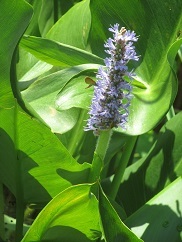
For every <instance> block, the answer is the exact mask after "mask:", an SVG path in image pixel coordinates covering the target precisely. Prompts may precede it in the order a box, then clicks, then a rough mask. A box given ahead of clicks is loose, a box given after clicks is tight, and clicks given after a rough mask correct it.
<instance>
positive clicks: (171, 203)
mask: <svg viewBox="0 0 182 242" xmlns="http://www.w3.org/2000/svg"><path fill="white" fill-rule="evenodd" d="M181 193H182V179H181V177H180V178H178V179H176V180H175V181H174V182H173V183H171V184H170V185H169V186H167V187H166V188H165V189H164V190H162V191H161V192H160V193H159V194H158V195H156V196H155V197H154V198H152V199H151V200H150V201H149V202H147V203H146V204H145V205H144V206H143V207H141V208H140V209H139V210H138V211H137V212H136V213H134V214H132V216H131V217H129V218H128V219H127V220H126V221H125V222H126V224H127V225H128V226H129V227H130V228H131V229H132V231H133V232H134V233H135V234H137V235H138V236H139V237H141V238H142V239H143V240H144V241H147V242H153V241H156V242H160V241H181V239H182V229H181V211H182V206H181V205H182V198H181Z"/></svg>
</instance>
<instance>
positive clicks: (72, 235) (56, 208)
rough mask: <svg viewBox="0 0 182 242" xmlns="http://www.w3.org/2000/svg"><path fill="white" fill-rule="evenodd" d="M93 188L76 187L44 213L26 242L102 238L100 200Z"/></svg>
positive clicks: (93, 239)
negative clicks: (94, 193)
mask: <svg viewBox="0 0 182 242" xmlns="http://www.w3.org/2000/svg"><path fill="white" fill-rule="evenodd" d="M90 187H91V186H90V185H88V184H83V185H77V186H72V187H70V188H68V189H66V190H65V191H63V192H61V193H60V194H58V195H57V196H56V197H55V198H54V199H52V201H51V202H50V203H49V204H48V205H47V206H46V207H45V208H44V209H43V210H42V211H41V213H40V214H39V216H38V217H37V218H36V220H35V222H34V224H33V225H32V226H31V228H30V230H29V231H28V232H27V234H26V235H25V237H24V239H23V240H22V242H29V241H34V242H39V241H42V242H43V241H51V242H56V241H57V242H58V241H61V240H63V241H67V242H74V241H75V240H77V241H79V242H89V241H95V240H96V239H97V238H99V237H100V235H101V232H100V226H99V213H98V201H97V199H96V198H95V196H94V195H93V194H91V193H90Z"/></svg>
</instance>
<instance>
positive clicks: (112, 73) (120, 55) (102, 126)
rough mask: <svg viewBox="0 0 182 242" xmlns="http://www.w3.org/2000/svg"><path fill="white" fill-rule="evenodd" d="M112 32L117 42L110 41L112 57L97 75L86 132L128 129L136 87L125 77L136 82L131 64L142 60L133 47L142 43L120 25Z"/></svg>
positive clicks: (108, 46)
mask: <svg viewBox="0 0 182 242" xmlns="http://www.w3.org/2000/svg"><path fill="white" fill-rule="evenodd" d="M109 31H111V32H113V39H111V38H109V39H108V40H107V41H106V43H105V45H104V47H106V50H105V51H106V53H108V54H109V55H110V57H107V58H105V60H104V63H105V67H104V68H103V67H100V68H99V70H98V73H97V75H96V77H97V82H96V84H95V86H94V96H93V99H92V104H91V107H90V111H89V114H90V117H89V119H88V121H87V126H86V127H85V129H84V130H85V131H88V130H93V131H94V134H95V135H98V134H99V132H100V131H102V130H108V129H111V128H113V127H115V128H117V127H121V128H123V129H126V124H127V120H128V115H129V109H128V108H129V106H130V100H131V98H132V95H131V90H132V86H131V84H130V83H129V82H126V81H125V80H124V79H123V77H124V76H128V77H129V78H130V79H132V77H133V76H134V74H133V72H132V71H130V72H129V71H128V67H127V64H128V62H129V61H130V60H135V61H138V60H139V57H138V56H137V55H136V52H135V47H134V46H133V42H136V41H137V40H138V38H137V37H136V34H135V32H134V31H130V30H126V29H125V28H124V27H122V28H121V29H120V30H119V24H115V25H114V26H111V28H109Z"/></svg>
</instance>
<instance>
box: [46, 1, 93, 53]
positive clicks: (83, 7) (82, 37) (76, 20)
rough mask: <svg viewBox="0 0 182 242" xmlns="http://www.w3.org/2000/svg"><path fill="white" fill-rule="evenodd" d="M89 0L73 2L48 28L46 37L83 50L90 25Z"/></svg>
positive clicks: (85, 46)
mask: <svg viewBox="0 0 182 242" xmlns="http://www.w3.org/2000/svg"><path fill="white" fill-rule="evenodd" d="M89 4H90V0H85V1H81V2H80V3H77V4H75V5H74V6H73V7H72V8H71V9H70V10H69V11H68V12H67V13H66V14H64V15H63V16H62V17H61V18H60V19H59V20H58V21H57V23H56V24H55V25H54V26H53V27H52V28H51V29H50V31H49V32H48V34H47V35H46V38H48V39H51V40H55V41H58V42H61V43H63V44H67V45H71V46H75V47H77V48H80V49H83V50H85V49H86V48H87V41H88V36H89V32H90V25H91V13H90V8H89Z"/></svg>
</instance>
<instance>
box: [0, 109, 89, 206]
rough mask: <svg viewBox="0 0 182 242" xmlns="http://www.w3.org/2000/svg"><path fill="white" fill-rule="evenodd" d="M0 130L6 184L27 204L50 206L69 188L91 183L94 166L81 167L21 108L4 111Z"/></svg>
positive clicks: (0, 167)
mask: <svg viewBox="0 0 182 242" xmlns="http://www.w3.org/2000/svg"><path fill="white" fill-rule="evenodd" d="M5 120H6V122H5ZM0 127H1V129H0V137H1V140H2V141H1V142H0V151H1V152H0V160H1V162H0V176H1V179H2V182H3V183H4V184H5V185H6V186H7V187H8V188H9V189H10V191H11V192H13V193H14V194H15V196H19V195H20V194H21V197H22V199H23V201H25V202H26V203H35V202H36V203H46V202H47V201H49V200H50V198H51V197H53V196H55V195H57V194H58V193H59V192H60V191H62V190H64V189H65V188H67V187H69V186H71V185H73V184H78V183H83V182H87V181H88V177H89V171H90V165H89V164H87V163H84V164H82V165H81V164H78V163H77V162H76V161H75V160H74V159H73V158H72V156H71V155H70V154H69V152H68V151H67V150H66V148H65V147H64V146H63V145H62V144H61V142H60V141H59V139H58V138H57V137H56V136H55V135H54V134H53V133H51V131H50V130H49V129H48V128H47V127H45V126H44V125H43V124H41V123H40V122H38V121H36V120H35V119H32V118H31V117H29V116H28V115H27V114H25V113H22V112H21V111H19V110H18V107H16V106H15V107H14V108H11V109H2V108H1V110H0ZM50 181H51V182H50Z"/></svg>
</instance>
